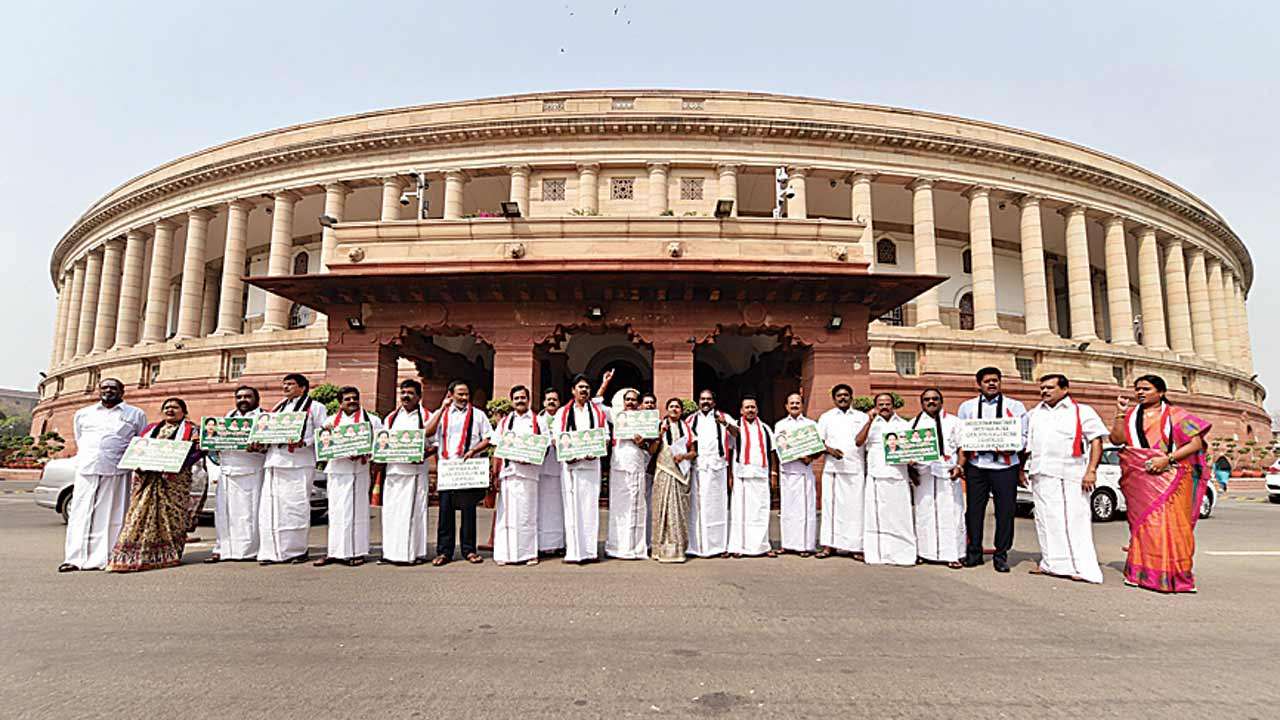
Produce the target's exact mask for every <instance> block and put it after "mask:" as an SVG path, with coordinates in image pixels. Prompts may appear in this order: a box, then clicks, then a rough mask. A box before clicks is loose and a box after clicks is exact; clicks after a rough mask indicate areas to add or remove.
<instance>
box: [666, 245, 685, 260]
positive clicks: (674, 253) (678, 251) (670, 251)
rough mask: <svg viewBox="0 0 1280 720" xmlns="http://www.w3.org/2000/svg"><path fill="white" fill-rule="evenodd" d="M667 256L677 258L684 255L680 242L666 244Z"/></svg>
mask: <svg viewBox="0 0 1280 720" xmlns="http://www.w3.org/2000/svg"><path fill="white" fill-rule="evenodd" d="M667 255H669V256H670V257H673V258H678V257H681V256H683V255H684V244H683V243H680V242H669V243H667Z"/></svg>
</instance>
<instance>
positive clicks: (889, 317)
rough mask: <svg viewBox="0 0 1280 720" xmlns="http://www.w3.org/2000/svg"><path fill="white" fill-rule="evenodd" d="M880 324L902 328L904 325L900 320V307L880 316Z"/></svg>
mask: <svg viewBox="0 0 1280 720" xmlns="http://www.w3.org/2000/svg"><path fill="white" fill-rule="evenodd" d="M880 322H882V323H884V324H885V325H896V326H898V327H902V326H903V324H904V322H903V319H902V306H901V305H899V306H898V307H896V308H894V309H892V310H890V311H889V312H887V313H885V314H883V315H881V316H880Z"/></svg>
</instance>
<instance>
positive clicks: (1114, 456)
mask: <svg viewBox="0 0 1280 720" xmlns="http://www.w3.org/2000/svg"><path fill="white" fill-rule="evenodd" d="M1102 464H1103V465H1119V464H1120V451H1119V450H1103V451H1102Z"/></svg>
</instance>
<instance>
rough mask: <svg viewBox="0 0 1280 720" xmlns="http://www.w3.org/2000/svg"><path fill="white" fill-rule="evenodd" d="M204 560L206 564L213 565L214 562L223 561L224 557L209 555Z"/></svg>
mask: <svg viewBox="0 0 1280 720" xmlns="http://www.w3.org/2000/svg"><path fill="white" fill-rule="evenodd" d="M204 561H205V564H207V565H212V564H214V563H219V562H222V557H221V556H220V555H210V556H209V557H207V558H205V559H204Z"/></svg>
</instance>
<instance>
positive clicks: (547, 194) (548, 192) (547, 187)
mask: <svg viewBox="0 0 1280 720" xmlns="http://www.w3.org/2000/svg"><path fill="white" fill-rule="evenodd" d="M542 202H564V178H543V179H542Z"/></svg>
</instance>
